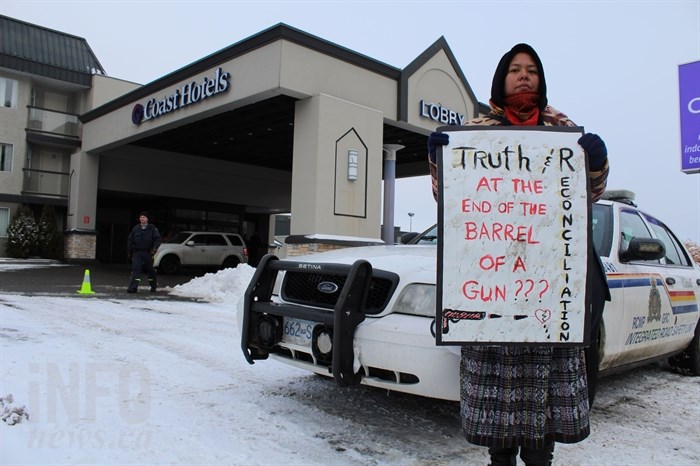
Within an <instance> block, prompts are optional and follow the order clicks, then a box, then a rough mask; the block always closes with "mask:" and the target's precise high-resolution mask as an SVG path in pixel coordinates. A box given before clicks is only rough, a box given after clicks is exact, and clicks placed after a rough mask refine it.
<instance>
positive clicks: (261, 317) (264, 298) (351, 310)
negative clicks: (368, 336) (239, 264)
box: [241, 254, 372, 387]
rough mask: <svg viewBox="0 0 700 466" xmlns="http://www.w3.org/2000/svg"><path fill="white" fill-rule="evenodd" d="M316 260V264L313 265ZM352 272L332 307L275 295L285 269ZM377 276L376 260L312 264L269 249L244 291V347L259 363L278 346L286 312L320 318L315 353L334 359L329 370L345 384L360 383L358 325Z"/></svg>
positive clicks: (313, 342)
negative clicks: (280, 300) (283, 257)
mask: <svg viewBox="0 0 700 466" xmlns="http://www.w3.org/2000/svg"><path fill="white" fill-rule="evenodd" d="M310 265H312V266H310ZM291 270H293V271H294V272H296V273H318V272H319V270H322V271H323V273H326V274H338V275H344V276H347V280H346V281H345V285H344V286H343V288H342V290H341V292H340V295H339V297H338V300H337V302H336V304H335V308H334V309H333V310H324V309H316V308H309V307H304V306H299V305H294V304H288V303H277V302H273V301H272V291H273V288H274V286H275V281H276V279H277V275H278V273H279V272H281V271H291ZM371 281H372V265H371V264H370V263H369V262H368V261H366V260H363V259H360V260H357V261H355V262H354V263H353V264H351V265H347V264H309V263H306V262H294V261H287V260H285V261H281V260H279V259H278V258H277V257H276V256H274V255H272V254H268V255H266V256H264V257H263V258H262V260H261V261H260V263H259V264H258V267H257V269H256V271H255V274H254V275H253V278H252V279H251V281H250V284H249V285H248V288H247V289H246V292H245V297H244V303H243V323H242V328H241V349H242V350H243V354H244V355H245V358H246V360H247V361H248V362H249V363H250V364H254V363H255V360H257V359H267V357H268V356H269V355H270V354H271V353H275V352H277V351H279V346H278V344H279V343H280V342H281V341H282V335H283V327H284V322H283V321H284V318H295V319H303V320H307V321H312V322H315V323H316V324H315V326H314V328H313V331H312V337H311V348H312V351H313V354H314V356H315V357H316V358H317V359H318V360H320V361H325V362H328V363H329V372H330V373H331V374H332V375H333V378H334V379H335V381H336V383H337V384H338V385H339V386H341V387H345V386H349V385H357V384H360V382H361V381H362V375H361V374H360V373H355V371H354V369H353V361H354V351H353V339H354V336H355V329H356V328H357V326H358V325H359V324H360V323H361V322H362V321H364V320H365V312H364V309H365V304H366V302H367V295H368V292H369V289H370V284H371Z"/></svg>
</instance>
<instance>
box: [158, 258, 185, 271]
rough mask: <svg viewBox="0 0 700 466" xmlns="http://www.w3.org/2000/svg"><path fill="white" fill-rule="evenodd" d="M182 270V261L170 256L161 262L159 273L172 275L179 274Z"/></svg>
mask: <svg viewBox="0 0 700 466" xmlns="http://www.w3.org/2000/svg"><path fill="white" fill-rule="evenodd" d="M178 270H180V259H179V258H178V257H177V256H174V255H172V254H169V255H167V256H165V257H164V258H162V259H161V260H160V265H159V266H158V271H159V272H162V273H164V274H167V275H170V274H174V273H177V272H178Z"/></svg>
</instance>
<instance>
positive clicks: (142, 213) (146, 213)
mask: <svg viewBox="0 0 700 466" xmlns="http://www.w3.org/2000/svg"><path fill="white" fill-rule="evenodd" d="M142 215H143V216H144V217H146V218H148V212H146V211H145V210H144V211H143V212H141V213H140V214H139V217H140V216H142Z"/></svg>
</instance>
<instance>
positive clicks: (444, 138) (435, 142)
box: [428, 131, 450, 163]
mask: <svg viewBox="0 0 700 466" xmlns="http://www.w3.org/2000/svg"><path fill="white" fill-rule="evenodd" d="M449 143H450V135H449V134H446V133H440V132H437V131H436V132H433V133H430V136H429V137H428V156H429V157H430V161H431V162H433V163H436V162H435V161H436V160H437V148H438V146H446V145H448V144H449Z"/></svg>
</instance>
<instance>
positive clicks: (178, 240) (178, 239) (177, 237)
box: [166, 233, 191, 244]
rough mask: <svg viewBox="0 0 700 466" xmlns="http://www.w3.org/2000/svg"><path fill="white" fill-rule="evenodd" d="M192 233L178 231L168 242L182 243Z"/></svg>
mask: <svg viewBox="0 0 700 466" xmlns="http://www.w3.org/2000/svg"><path fill="white" fill-rule="evenodd" d="M190 235H191V233H178V234H177V235H175V236H173V237H172V238H170V239H168V241H166V243H169V244H180V243H182V242H183V241H185V240H186V239H187V238H189V237H190Z"/></svg>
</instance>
